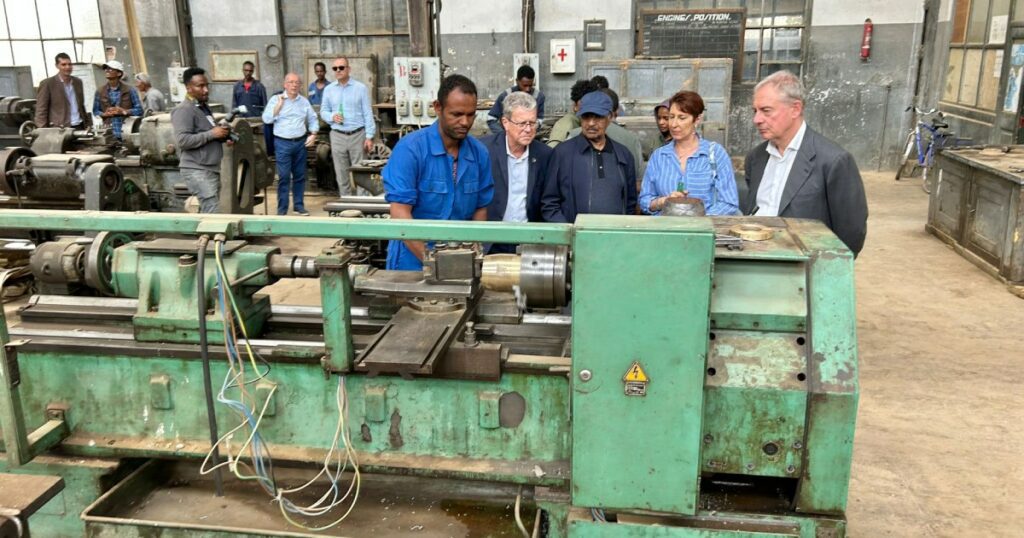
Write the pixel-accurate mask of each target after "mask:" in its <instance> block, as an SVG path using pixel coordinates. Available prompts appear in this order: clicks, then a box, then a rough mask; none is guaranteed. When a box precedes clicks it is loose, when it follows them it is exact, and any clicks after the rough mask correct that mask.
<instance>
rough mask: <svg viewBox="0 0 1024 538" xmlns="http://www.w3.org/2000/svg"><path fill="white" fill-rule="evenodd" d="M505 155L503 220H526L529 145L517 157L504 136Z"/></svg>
mask: <svg viewBox="0 0 1024 538" xmlns="http://www.w3.org/2000/svg"><path fill="white" fill-rule="evenodd" d="M505 155H507V160H508V201H507V202H506V203H505V216H504V217H503V218H502V219H501V220H502V221H504V222H527V220H528V219H527V217H526V184H527V182H528V181H529V177H530V146H526V150H525V151H523V154H522V155H521V156H519V157H516V156H515V155H512V150H511V149H509V147H508V138H507V137H506V138H505Z"/></svg>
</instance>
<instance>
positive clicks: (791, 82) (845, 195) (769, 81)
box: [742, 71, 868, 256]
mask: <svg viewBox="0 0 1024 538" xmlns="http://www.w3.org/2000/svg"><path fill="white" fill-rule="evenodd" d="M754 125H755V126H756V127H757V130H758V132H760V133H761V137H762V138H764V139H765V142H764V143H762V144H761V145H759V146H757V147H756V148H754V150H753V151H751V152H750V153H749V154H747V159H746V165H745V172H746V173H745V176H746V181H747V186H748V191H747V196H746V199H745V200H743V203H742V209H743V212H744V213H745V214H754V215H757V216H772V217H774V216H779V217H793V218H803V219H815V220H819V221H821V222H823V223H824V224H825V225H826V226H828V227H829V228H830V229H832V231H833V232H834V233H835V234H836V235H837V236H838V237H839V239H841V240H842V241H843V242H844V243H846V246H847V247H849V248H850V250H851V251H853V254H854V256H856V255H857V253H859V252H860V250H861V248H863V246H864V237H865V235H867V220H868V205H867V198H866V197H865V195H864V182H863V181H862V180H861V177H860V171H859V170H858V169H857V163H856V162H854V160H853V156H852V155H850V153H849V152H847V151H846V150H844V149H842V148H840V147H839V146H837V145H836V144H835V143H833V142H832V141H830V140H828V139H827V138H825V137H824V136H822V135H820V134H818V132H817V131H815V130H814V129H811V128H810V127H808V126H807V124H806V123H805V122H804V87H803V84H802V83H801V82H800V79H799V78H798V77H797V76H796V75H794V74H793V73H790V72H789V71H779V72H777V73H773V74H772V75H770V76H768V77H767V78H765V79H764V80H762V81H761V82H760V83H758V85H757V86H756V87H755V88H754Z"/></svg>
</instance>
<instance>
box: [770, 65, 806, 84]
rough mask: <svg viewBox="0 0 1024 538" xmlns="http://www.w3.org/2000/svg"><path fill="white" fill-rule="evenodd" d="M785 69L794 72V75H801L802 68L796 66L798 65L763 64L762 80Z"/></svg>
mask: <svg viewBox="0 0 1024 538" xmlns="http://www.w3.org/2000/svg"><path fill="white" fill-rule="evenodd" d="M783 69H788V70H790V71H792V72H793V73H795V74H797V75H799V74H800V66H796V65H780V64H761V79H762V80H764V77H767V76H768V75H770V74H772V73H775V72H777V71H782V70H783Z"/></svg>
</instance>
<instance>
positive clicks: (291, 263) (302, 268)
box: [232, 254, 320, 285]
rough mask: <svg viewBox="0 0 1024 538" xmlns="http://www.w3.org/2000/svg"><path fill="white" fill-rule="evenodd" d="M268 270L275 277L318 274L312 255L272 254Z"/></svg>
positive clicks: (307, 276)
mask: <svg viewBox="0 0 1024 538" xmlns="http://www.w3.org/2000/svg"><path fill="white" fill-rule="evenodd" d="M269 270H270V275H271V276H275V277H277V278H316V277H318V276H320V269H319V268H317V266H316V258H315V257H313V256H288V255H285V254H274V255H272V256H270V267H269ZM232 285H234V283H232Z"/></svg>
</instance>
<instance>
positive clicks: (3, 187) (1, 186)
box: [0, 148, 36, 196]
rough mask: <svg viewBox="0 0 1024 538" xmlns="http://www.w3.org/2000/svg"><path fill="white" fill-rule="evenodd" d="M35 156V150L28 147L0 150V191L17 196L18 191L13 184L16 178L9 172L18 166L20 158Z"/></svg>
mask: <svg viewBox="0 0 1024 538" xmlns="http://www.w3.org/2000/svg"><path fill="white" fill-rule="evenodd" d="M35 156H36V154H35V152H33V151H32V150H31V149H29V148H7V149H5V150H0V165H2V166H3V170H0V180H2V181H0V192H3V193H4V194H9V195H11V196H17V194H18V191H17V189H16V188H15V185H14V182H15V181H17V179H16V177H15V176H13V175H10V174H9V172H12V171H14V170H15V169H16V168H17V167H18V162H19V161H21V160H22V159H30V158H32V157H35ZM5 176H6V177H5Z"/></svg>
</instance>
